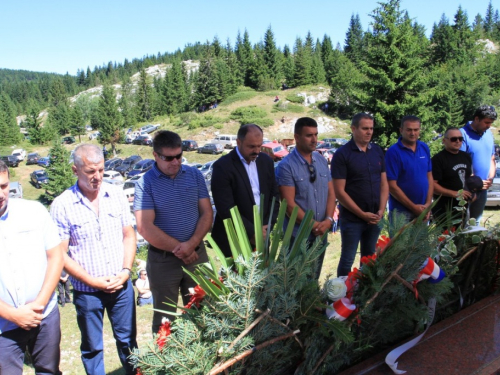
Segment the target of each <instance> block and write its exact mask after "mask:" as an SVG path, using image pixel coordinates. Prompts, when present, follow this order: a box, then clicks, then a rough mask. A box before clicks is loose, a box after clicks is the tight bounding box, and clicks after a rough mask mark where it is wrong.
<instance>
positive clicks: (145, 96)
mask: <svg viewBox="0 0 500 375" xmlns="http://www.w3.org/2000/svg"><path fill="white" fill-rule="evenodd" d="M151 95H152V90H151V86H150V85H149V83H148V77H147V75H146V70H145V69H141V72H140V76H139V83H138V88H137V119H138V120H139V121H148V120H150V119H151V118H152V117H153V114H152V108H151V107H152V97H151Z"/></svg>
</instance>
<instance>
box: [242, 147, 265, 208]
mask: <svg viewBox="0 0 500 375" xmlns="http://www.w3.org/2000/svg"><path fill="white" fill-rule="evenodd" d="M236 153H237V154H238V156H239V158H240V160H241V163H242V164H243V166H244V167H245V170H246V171H247V174H248V178H249V179H250V186H251V187H252V193H253V199H254V201H255V204H256V205H257V206H259V207H260V184H259V174H258V172H257V163H256V162H255V160H252V161H251V162H250V163H248V162H247V161H246V160H245V158H244V157H243V156H241V154H240V150H238V147H236Z"/></svg>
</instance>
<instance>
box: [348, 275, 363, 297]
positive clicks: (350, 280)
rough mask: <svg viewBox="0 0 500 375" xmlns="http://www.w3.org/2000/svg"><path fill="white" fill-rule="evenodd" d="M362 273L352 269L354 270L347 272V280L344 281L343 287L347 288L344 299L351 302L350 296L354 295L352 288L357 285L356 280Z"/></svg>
mask: <svg viewBox="0 0 500 375" xmlns="http://www.w3.org/2000/svg"><path fill="white" fill-rule="evenodd" d="M361 277H362V273H361V272H359V270H358V269H357V268H356V267H354V269H353V270H352V271H351V272H349V274H348V275H347V279H346V281H345V286H346V287H347V292H346V297H347V298H349V299H350V300H352V294H353V293H354V288H355V287H356V285H357V284H358V280H359V279H361Z"/></svg>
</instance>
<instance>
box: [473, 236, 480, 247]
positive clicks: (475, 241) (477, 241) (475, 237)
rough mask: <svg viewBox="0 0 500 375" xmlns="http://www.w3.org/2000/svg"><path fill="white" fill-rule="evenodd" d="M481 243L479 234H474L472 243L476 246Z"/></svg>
mask: <svg viewBox="0 0 500 375" xmlns="http://www.w3.org/2000/svg"><path fill="white" fill-rule="evenodd" d="M479 242H481V237H479V236H478V235H477V234H474V235H473V236H472V243H473V244H474V245H476V244H478V243H479Z"/></svg>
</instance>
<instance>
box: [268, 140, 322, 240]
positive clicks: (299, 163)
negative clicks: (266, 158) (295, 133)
mask: <svg viewBox="0 0 500 375" xmlns="http://www.w3.org/2000/svg"><path fill="white" fill-rule="evenodd" d="M312 165H313V166H314V167H315V169H316V180H315V181H314V182H311V180H310V179H311V173H310V172H309V164H308V163H307V161H306V160H305V159H304V158H303V157H302V156H301V155H300V154H299V152H298V151H297V148H295V149H294V150H293V151H292V152H291V153H290V154H288V155H287V156H286V157H285V158H284V159H283V160H282V161H281V162H280V163H279V164H278V167H277V168H276V181H277V183H278V186H292V187H294V188H295V203H296V204H297V205H298V206H299V207H300V208H301V209H302V210H303V211H304V212H305V211H307V210H312V211H313V213H314V216H313V219H314V220H316V221H322V220H325V218H326V216H327V212H326V203H327V200H328V182H329V181H331V180H332V177H331V176H330V170H329V169H328V163H327V162H326V160H325V158H324V157H323V156H322V155H320V154H319V153H317V152H313V153H312ZM284 225H285V227H286V226H287V225H288V216H286V217H285V224H284ZM298 228H299V224H295V226H294V228H293V235H294V236H295V235H296V233H297V230H298Z"/></svg>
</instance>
